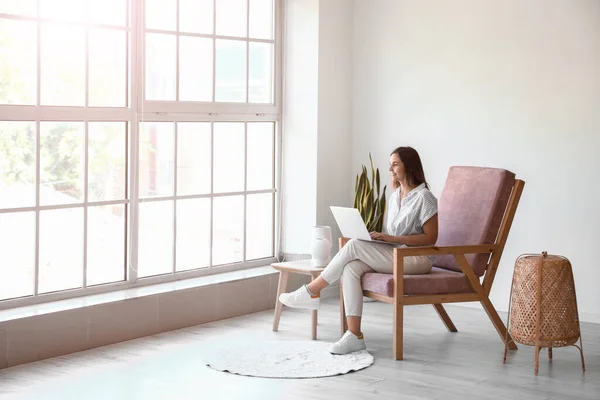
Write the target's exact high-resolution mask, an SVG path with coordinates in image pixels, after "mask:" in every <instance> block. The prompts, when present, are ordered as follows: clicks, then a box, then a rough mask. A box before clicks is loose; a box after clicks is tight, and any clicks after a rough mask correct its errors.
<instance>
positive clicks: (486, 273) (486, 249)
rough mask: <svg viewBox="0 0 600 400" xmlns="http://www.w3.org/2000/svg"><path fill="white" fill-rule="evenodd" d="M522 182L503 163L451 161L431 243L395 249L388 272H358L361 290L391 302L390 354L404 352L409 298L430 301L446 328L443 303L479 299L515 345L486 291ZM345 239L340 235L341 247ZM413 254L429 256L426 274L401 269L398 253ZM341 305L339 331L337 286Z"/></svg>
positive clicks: (448, 324) (343, 319) (451, 325)
mask: <svg viewBox="0 0 600 400" xmlns="http://www.w3.org/2000/svg"><path fill="white" fill-rule="evenodd" d="M524 185H525V182H524V181H522V180H519V179H515V174H514V173H512V172H510V171H507V170H504V169H496V168H483V167H451V168H450V171H449V173H448V178H447V180H446V184H445V186H444V189H443V191H442V195H441V197H440V199H439V203H438V210H439V211H438V220H439V234H438V241H437V243H436V245H435V246H427V247H411V248H402V249H394V273H393V274H381V273H367V274H365V275H363V277H362V286H363V294H364V295H365V296H366V297H370V298H372V299H375V300H379V301H383V302H386V303H390V304H392V305H393V306H394V324H393V326H394V333H393V340H394V341H393V356H394V359H396V360H401V359H402V358H403V350H402V348H403V346H402V343H403V310H404V306H408V305H414V304H432V305H433V306H434V307H435V309H436V311H437V313H438V315H439V316H440V318H441V319H442V321H443V322H444V324H445V325H446V327H447V328H448V330H449V331H451V332H456V327H455V326H454V323H453V322H452V320H451V319H450V317H449V316H448V314H447V313H446V310H445V309H444V306H443V305H442V304H443V303H456V302H467V301H478V302H480V303H481V305H482V306H483V308H484V310H485V311H486V312H487V314H488V316H489V317H490V320H491V322H492V324H493V325H494V327H495V328H496V330H497V331H498V334H499V335H500V337H501V339H502V340H503V341H504V340H505V338H506V337H508V343H509V344H508V346H509V348H510V349H513V350H514V349H516V348H517V347H516V345H515V344H514V342H513V341H512V338H511V337H510V335H508V334H507V332H506V327H505V326H504V323H503V322H502V320H501V319H500V317H499V316H498V313H497V312H496V309H495V308H494V306H493V305H492V303H491V302H490V299H489V294H490V290H491V288H492V284H493V282H494V276H495V275H496V270H497V268H498V264H499V262H500V257H501V256H502V252H503V250H504V245H505V244H506V239H507V238H508V233H509V231H510V227H511V225H512V221H513V218H514V215H515V212H516V210H517V205H518V203H519V199H520V197H521V193H522V191H523V187H524ZM347 241H348V239H347V238H342V239H340V247H341V246H343V245H345V244H346V242H347ZM413 255H433V256H434V261H433V265H434V267H433V269H432V270H431V272H430V273H429V274H427V275H404V274H403V271H404V263H403V257H404V256H413ZM399 277H402V279H399ZM482 277H483V282H481V278H482ZM507 296H508V293H507ZM340 307H341V310H340V311H341V325H342V334H343V333H344V332H345V331H346V329H347V325H346V317H345V311H344V299H343V294H342V291H341V290H340Z"/></svg>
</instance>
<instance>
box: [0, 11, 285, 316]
mask: <svg viewBox="0 0 600 400" xmlns="http://www.w3.org/2000/svg"><path fill="white" fill-rule="evenodd" d="M176 1H177V5H179V0H176ZM216 1H217V0H213V14H214V15H213V23H214V21H215V19H216V7H215V4H216ZM246 1H247V3H248V4H249V3H250V0H246ZM144 7H145V1H144V0H129V1H128V4H127V8H128V10H127V19H128V21H129V24H128V25H126V26H125V27H124V28H122V29H121V30H125V31H126V32H128V40H127V44H126V48H127V61H126V63H127V64H126V65H127V67H128V71H127V73H126V84H127V89H126V98H127V101H126V104H125V106H124V107H99V106H92V107H90V106H87V104H88V101H89V61H87V60H89V45H88V46H87V47H86V89H85V90H86V106H48V105H41V103H40V96H41V87H40V86H41V79H40V76H41V43H40V26H41V23H42V22H56V21H55V20H49V19H46V18H40V11H39V6H38V12H37V16H32V17H21V16H13V15H7V14H0V17H2V18H7V19H15V20H27V21H34V22H36V25H37V100H36V105H13V104H0V121H25V122H33V123H35V125H36V129H37V132H36V138H37V140H36V153H37V157H36V178H35V180H36V205H35V206H31V207H17V208H7V209H0V213H14V212H25V211H29V212H30V211H35V213H36V216H35V219H36V228H35V230H36V233H35V235H36V237H35V242H36V249H35V252H36V256H35V259H36V262H35V278H34V279H35V288H36V289H35V293H34V294H33V295H28V296H26V297H18V298H13V299H4V300H0V310H3V309H10V308H14V307H21V306H27V305H33V304H40V303H45V302H50V301H57V300H63V299H69V298H74V297H80V296H84V295H94V294H100V293H106V292H111V291H115V290H122V289H128V288H138V287H142V286H146V285H151V284H159V283H166V282H173V281H176V280H181V279H188V278H195V277H201V276H206V275H212V274H217V273H225V272H232V271H236V270H243V269H247V268H253V267H257V266H264V265H268V264H270V263H272V262H274V261H276V260H277V255H278V253H279V249H280V237H279V232H280V224H281V218H280V204H281V201H280V196H281V194H280V193H281V192H280V187H281V145H282V144H281V143H282V141H281V125H282V124H281V114H282V93H283V90H282V86H283V74H282V67H283V48H282V42H283V15H284V10H283V7H284V1H283V0H273V7H274V21H273V26H274V37H273V41H272V43H273V46H274V50H273V52H274V56H273V104H252V103H223V102H219V103H209V102H196V101H155V100H145V89H146V88H145V64H144V62H145V52H144V46H145V43H144V38H145V24H144V21H143V16H144ZM246 12H247V14H249V12H248V9H247V10H246ZM247 18H249V15H247ZM84 26H86V27H103V28H104V27H107V26H105V25H98V24H92V23H86V24H85V25H84ZM213 29H214V28H213ZM248 29H249V28H248ZM87 31H88V29H87V28H86V32H87ZM194 36H202V37H211V38H215V39H228V38H229V37H226V36H218V35H194ZM86 37H87V35H86ZM235 39H237V40H246V41H247V42H248V41H249V38H247V37H246V38H245V39H243V38H235ZM86 42H87V39H86ZM247 48H248V47H247ZM214 54H215V53H214V46H213V98H214V95H215V94H214V85H215V83H214V82H215V81H214V80H215V77H214V76H215V73H216V72H215V69H214V63H215V60H214ZM177 59H179V57H177ZM177 62H178V61H177ZM248 63H249V55H248V54H247V57H246V74H247V75H248ZM178 74H179V71H178V70H176V76H177V75H178ZM177 80H179V79H178V78H177ZM248 85H249V82H248V79H247V80H246V88H247V89H246V90H247V91H248ZM177 90H178V88H177ZM247 97H248V94H247ZM60 121H64V122H83V123H84V124H85V132H86V138H87V136H88V125H89V122H113V121H117V122H120V121H123V122H127V127H128V128H127V130H126V135H127V148H126V153H127V154H126V170H127V176H126V192H127V193H126V194H125V200H124V201H122V200H108V201H101V202H96V201H95V202H89V201H87V200H88V199H87V196H86V198H85V199H84V200H83V201H82V202H81V203H77V204H69V205H58V206H40V202H39V191H40V189H39V186H40V142H39V137H40V123H41V122H60ZM143 122H172V123H174V124H177V123H178V122H246V123H250V122H274V129H275V132H274V142H273V145H274V149H273V167H274V187H273V189H269V190H261V191H248V190H244V191H243V192H240V194H242V193H243V194H252V193H255V192H260V193H273V196H274V199H273V219H272V232H273V236H272V238H273V239H272V240H273V242H272V246H273V257H270V258H263V259H259V260H252V261H245V262H242V263H233V264H228V265H222V266H221V265H219V266H210V267H208V268H200V269H194V270H187V271H179V272H171V273H168V274H164V275H157V276H150V277H144V278H139V279H138V274H137V264H138V237H139V235H138V233H139V231H138V217H139V204H140V203H144V202H147V201H159V200H157V199H152V200H148V199H140V197H139V179H138V176H139V170H140V166H139V151H140V146H139V138H140V126H141V124H142V123H143ZM211 125H212V124H211ZM245 125H246V124H245ZM246 136H247V135H246ZM85 146H86V150H85V151H86V152H87V151H88V149H87V146H88V143H87V139H86V141H85ZM245 146H246V147H247V144H246V145H245ZM211 168H212V167H211ZM176 170H177V169H176V168H175V171H176ZM213 171H214V170H213ZM245 171H247V160H246V161H245ZM85 174H86V176H87V174H88V172H87V163H86V171H85ZM245 175H246V174H245ZM245 189H247V188H245ZM87 190H88V188H87V179H85V191H86V193H87ZM222 195H223V194H215V193H211V194H208V195H198V196H196V195H193V196H181V197H183V198H207V197H208V198H211V199H212V198H214V197H218V196H222ZM172 197H173V198H178V197H180V196H177V195H176V193H174V196H172ZM162 198H163V197H160V199H162ZM169 198H171V196H169ZM245 198H246V196H244V204H245V203H246V201H245ZM99 204H102V205H104V204H124V205H125V210H126V211H125V213H126V215H127V217H126V224H127V228H126V238H127V242H128V243H127V245H125V258H126V259H127V260H126V267H125V268H124V272H126V279H125V280H123V281H118V282H113V283H106V284H101V285H96V286H91V287H85V276H86V275H85V269H86V265H85V262H84V267H83V268H84V275H83V277H84V283H83V287H81V288H77V289H69V290H62V291H58V292H52V293H42V294H38V293H37V289H38V282H37V280H38V277H39V263H38V261H39V237H40V232H39V218H40V211H41V210H46V209H52V210H54V209H60V208H78V207H83V209H84V213H87V208H88V207H89V206H91V205H99ZM245 213H246V207H244V216H245ZM211 219H212V211H211ZM244 219H245V218H244ZM84 221H85V222H84V224H87V220H86V217H84ZM174 225H176V224H174ZM85 232H86V236H87V230H85ZM212 236H213V232H212V231H211V241H212ZM245 237H246V232H244V243H245V242H246V238H245ZM173 245H174V246H175V242H173ZM84 246H87V243H85V237H84ZM245 247H246V246H245V245H244V248H243V252H244V258H245V252H246V248H245ZM212 251H213V250H212V249H211V253H212ZM83 253H84V260H85V258H86V256H85V253H87V251H86V248H85V247H84V249H83ZM174 269H175V265H174Z"/></svg>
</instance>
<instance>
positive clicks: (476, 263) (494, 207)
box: [433, 166, 515, 276]
mask: <svg viewBox="0 0 600 400" xmlns="http://www.w3.org/2000/svg"><path fill="white" fill-rule="evenodd" d="M514 184H515V174H514V173H512V172H510V171H507V170H505V169H498V168H484V167H462V166H454V167H450V170H449V172H448V178H447V180H446V184H445V186H444V189H443V191H442V195H441V197H440V200H439V202H438V220H439V234H438V240H437V243H436V245H437V246H457V245H472V244H493V243H494V242H495V240H496V237H497V235H498V229H499V228H500V224H501V223H502V218H503V217H504V212H505V210H506V206H507V204H508V200H509V198H510V193H511V190H512V188H513V186H514ZM489 257H490V256H489V254H469V255H467V260H468V261H469V264H470V265H471V267H472V268H473V271H474V272H475V274H476V275H477V276H482V275H483V274H484V273H485V269H486V266H487V264H488V260H489ZM433 265H435V266H436V267H441V268H446V269H451V270H455V271H460V267H459V266H458V264H457V263H456V260H455V259H454V256H452V255H443V256H436V257H435V258H434V260H433Z"/></svg>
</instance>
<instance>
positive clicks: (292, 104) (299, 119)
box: [281, 0, 319, 254]
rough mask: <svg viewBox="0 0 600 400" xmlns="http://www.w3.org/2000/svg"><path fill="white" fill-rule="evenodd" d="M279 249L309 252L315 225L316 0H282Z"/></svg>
mask: <svg viewBox="0 0 600 400" xmlns="http://www.w3.org/2000/svg"><path fill="white" fill-rule="evenodd" d="M285 13H286V20H285V26H286V28H285V42H284V44H285V46H284V47H285V52H284V68H285V73H284V100H285V101H284V107H283V125H282V128H283V133H282V137H283V146H282V147H283V148H282V154H283V157H282V165H283V170H282V192H281V193H282V220H281V222H282V237H281V241H282V245H281V247H282V249H281V250H282V251H283V252H286V253H300V254H302V253H308V252H310V249H308V247H309V246H310V235H311V228H312V226H314V225H316V218H317V212H316V207H317V204H316V199H317V123H318V121H317V116H318V112H317V111H318V110H317V107H318V83H319V82H318V68H319V65H318V61H319V57H318V56H319V54H318V50H319V0H288V1H286V4H285Z"/></svg>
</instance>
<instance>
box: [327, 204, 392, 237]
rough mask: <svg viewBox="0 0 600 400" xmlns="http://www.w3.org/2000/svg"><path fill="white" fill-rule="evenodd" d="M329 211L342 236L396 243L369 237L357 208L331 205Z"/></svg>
mask: <svg viewBox="0 0 600 400" xmlns="http://www.w3.org/2000/svg"><path fill="white" fill-rule="evenodd" d="M330 208H331V212H332V213H333V217H334V218H335V222H337V224H338V227H339V228H340V231H341V232H342V236H344V237H347V238H350V239H359V240H365V241H367V242H375V243H384V244H391V245H394V244H396V243H391V242H384V241H383V240H375V239H371V235H369V231H368V230H367V227H366V225H365V222H364V221H363V219H362V217H361V216H360V213H359V212H358V209H356V208H350V207H336V206H331V207H330Z"/></svg>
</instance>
